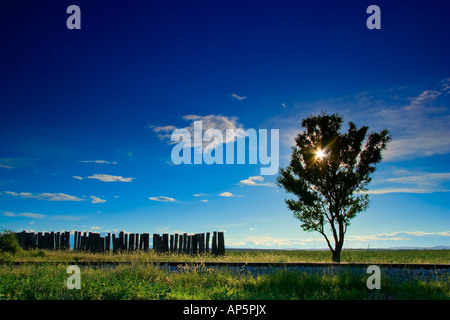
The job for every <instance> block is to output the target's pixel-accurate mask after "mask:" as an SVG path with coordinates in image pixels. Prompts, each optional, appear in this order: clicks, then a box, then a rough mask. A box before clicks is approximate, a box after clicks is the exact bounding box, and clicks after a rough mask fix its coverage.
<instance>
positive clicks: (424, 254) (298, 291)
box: [0, 250, 450, 300]
mask: <svg viewBox="0 0 450 320" xmlns="http://www.w3.org/2000/svg"><path fill="white" fill-rule="evenodd" d="M449 260H450V251H449V250H417V251H415V250H411V251H410V250H408V251H367V250H348V251H344V252H343V253H342V262H360V263H374V264H376V263H436V264H444V263H445V264H448V263H449ZM33 261H34V262H42V263H39V264H23V265H20V266H13V265H12V264H11V262H33ZM69 261H70V262H75V263H76V262H78V261H79V262H108V261H128V262H132V263H131V264H130V265H120V266H117V267H104V268H101V267H82V271H81V290H76V289H73V290H69V289H68V288H67V286H66V281H67V278H68V277H69V276H70V275H69V274H67V273H66V268H67V266H68V262H69ZM153 261H162V262H164V261H183V262H190V261H196V262H199V261H200V262H202V261H204V262H206V261H230V262H236V261H239V262H331V257H330V254H329V252H327V251H228V252H227V253H226V255H225V256H222V257H214V256H211V255H201V256H189V255H177V254H155V253H153V252H152V251H149V252H147V253H145V252H133V253H121V254H113V253H101V254H100V253H99V254H93V253H81V252H72V251H46V250H21V251H18V252H17V253H16V254H11V253H5V252H4V253H0V262H3V264H0V300H2V299H8V300H9V299H14V300H15V299H19V300H20V299H27V300H29V299H88V300H99V299H101V300H110V299H112V300H119V299H146V300H147V299H157V300H160V299H202V300H203V299H220V300H223V299H242V300H253V299H277V300H278V299H283V300H286V299H287V300H289V299H449V297H450V284H449V282H448V279H447V278H446V277H444V276H441V277H440V278H438V279H436V280H427V281H423V280H419V279H411V280H398V279H395V278H394V279H391V278H387V277H384V276H382V281H381V290H369V289H367V287H366V280H367V277H368V275H365V274H364V275H361V274H359V275H357V274H356V273H352V272H351V269H349V271H348V272H341V273H338V274H331V273H327V272H325V271H324V273H323V274H322V273H320V274H317V273H315V274H308V273H300V272H299V271H288V270H279V271H274V272H272V273H266V274H260V275H258V276H255V275H251V274H249V273H244V272H239V273H238V272H236V271H233V270H231V269H227V268H204V267H201V266H197V267H192V266H189V267H188V266H187V265H185V266H184V267H180V268H179V270H178V271H179V272H173V271H168V270H165V269H163V268H158V267H156V266H152V265H149V264H146V263H144V262H153ZM47 262H52V263H51V264H49V263H47ZM55 262H56V263H55Z"/></svg>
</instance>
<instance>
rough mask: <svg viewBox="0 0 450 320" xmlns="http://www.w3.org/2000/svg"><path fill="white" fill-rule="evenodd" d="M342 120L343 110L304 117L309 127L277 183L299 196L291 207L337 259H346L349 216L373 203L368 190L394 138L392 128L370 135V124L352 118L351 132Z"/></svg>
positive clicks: (304, 226) (302, 225)
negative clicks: (360, 124)
mask: <svg viewBox="0 0 450 320" xmlns="http://www.w3.org/2000/svg"><path fill="white" fill-rule="evenodd" d="M342 123H343V118H342V116H340V115H338V114H332V115H328V114H325V113H321V114H319V115H317V116H309V117H308V118H306V119H303V121H302V127H303V128H305V130H304V131H303V132H301V133H299V134H298V135H297V137H296V139H295V142H296V146H294V147H293V148H292V149H293V152H292V156H291V162H290V165H289V166H288V167H287V168H285V169H281V171H280V175H279V177H278V185H279V186H281V187H284V188H285V189H286V191H287V192H289V193H292V194H294V195H296V196H297V197H298V199H297V200H293V199H290V200H286V203H287V205H288V207H289V209H290V210H292V211H293V212H294V216H295V217H296V218H297V219H299V220H300V221H301V222H302V224H301V227H302V228H303V230H305V231H317V232H319V233H320V234H321V235H322V236H323V237H324V238H325V240H326V242H327V245H328V247H329V248H330V250H331V252H332V258H333V261H334V262H340V260H341V250H342V247H343V245H344V236H345V233H346V232H347V228H348V226H349V224H350V220H352V219H353V218H354V217H356V215H357V214H358V213H359V212H362V211H364V210H366V209H367V207H368V206H369V195H368V194H365V193H364V191H367V189H366V186H367V184H368V183H369V182H370V181H371V177H370V175H371V174H372V173H373V172H374V171H375V169H376V167H375V165H376V164H377V163H379V162H381V160H382V156H381V151H382V150H384V149H386V146H387V143H388V142H389V141H390V140H391V136H390V134H389V131H388V130H383V131H381V132H380V133H376V132H372V133H370V134H369V135H368V136H367V131H368V129H369V128H368V127H366V126H364V127H361V128H359V129H357V128H356V125H355V124H354V123H353V122H350V123H349V128H348V132H347V133H341V132H340V129H341V125H342ZM366 136H367V137H366ZM325 225H328V226H329V228H330V232H331V234H330V232H328V231H327V232H326V231H325V230H326V229H325ZM327 234H328V235H327ZM331 236H332V237H333V239H334V247H333V246H332V243H331V242H330V239H331Z"/></svg>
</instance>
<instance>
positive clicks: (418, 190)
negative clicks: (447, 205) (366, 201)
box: [360, 188, 450, 194]
mask: <svg viewBox="0 0 450 320" xmlns="http://www.w3.org/2000/svg"><path fill="white" fill-rule="evenodd" d="M435 192H450V190H446V189H429V188H428V189H427V188H380V189H370V190H368V191H362V192H360V193H365V194H387V193H417V194H426V193H435Z"/></svg>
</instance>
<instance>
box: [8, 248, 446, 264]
mask: <svg viewBox="0 0 450 320" xmlns="http://www.w3.org/2000/svg"><path fill="white" fill-rule="evenodd" d="M28 261H43V262H67V261H75V262H76V261H80V262H91V261H92V262H94V261H95V262H108V261H129V262H153V261H161V262H165V261H183V262H190V261H200V262H207V261H211V262H214V261H228V262H332V260H331V254H330V252H329V251H307V250H296V251H282V250H274V251H265V250H261V251H257V250H254V251H252V250H247V251H227V253H226V254H225V256H218V257H215V256H212V255H209V254H205V255H197V256H190V255H185V254H155V253H154V252H153V251H152V250H150V251H149V252H139V251H138V252H126V253H117V254H115V253H112V252H111V253H85V252H73V251H48V250H21V251H20V252H18V253H16V254H15V255H10V254H7V253H0V262H28ZM341 262H355V263H356V262H359V263H436V264H449V263H450V250H344V251H343V252H342V256H341Z"/></svg>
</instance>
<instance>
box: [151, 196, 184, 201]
mask: <svg viewBox="0 0 450 320" xmlns="http://www.w3.org/2000/svg"><path fill="white" fill-rule="evenodd" d="M149 199H150V200H153V201H159V202H176V201H177V200H175V199H174V198H170V197H164V196H159V197H149Z"/></svg>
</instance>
